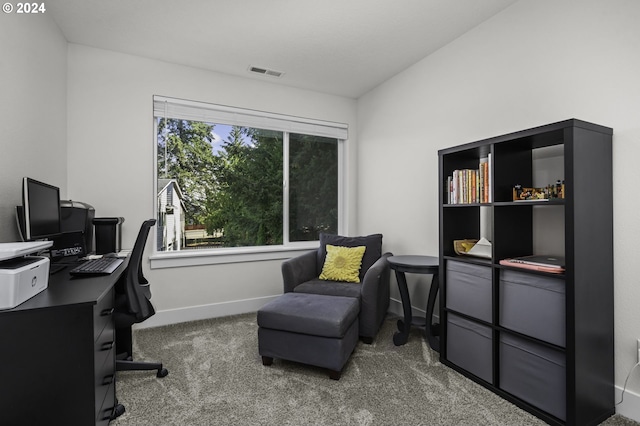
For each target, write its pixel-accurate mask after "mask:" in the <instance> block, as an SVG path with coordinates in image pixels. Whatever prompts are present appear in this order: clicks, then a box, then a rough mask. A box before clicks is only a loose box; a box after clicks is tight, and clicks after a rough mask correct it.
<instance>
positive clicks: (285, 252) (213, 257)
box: [149, 241, 320, 269]
mask: <svg viewBox="0 0 640 426" xmlns="http://www.w3.org/2000/svg"><path fill="white" fill-rule="evenodd" d="M319 246H320V243H319V242H318V241H310V242H308V243H307V244H304V245H302V244H301V245H295V246H294V245H291V246H287V247H284V246H261V247H234V248H223V249H214V250H180V251H166V252H155V253H154V254H152V255H151V256H150V257H149V260H150V261H151V269H162V268H178V267H183V266H200V265H216V264H222V263H238V262H259V261H263V260H277V259H289V258H291V257H294V256H298V255H300V254H301V253H300V252H301V251H309V250H316V249H317V248H318V247H319Z"/></svg>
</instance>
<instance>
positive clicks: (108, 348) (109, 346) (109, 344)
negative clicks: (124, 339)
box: [100, 342, 115, 351]
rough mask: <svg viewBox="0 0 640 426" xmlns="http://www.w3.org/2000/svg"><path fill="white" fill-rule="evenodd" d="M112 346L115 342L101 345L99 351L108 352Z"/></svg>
mask: <svg viewBox="0 0 640 426" xmlns="http://www.w3.org/2000/svg"><path fill="white" fill-rule="evenodd" d="M114 344H115V342H107V343H103V344H102V346H101V347H100V350H101V351H110V350H111V348H113V345H114Z"/></svg>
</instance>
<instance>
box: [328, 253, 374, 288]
mask: <svg viewBox="0 0 640 426" xmlns="http://www.w3.org/2000/svg"><path fill="white" fill-rule="evenodd" d="M365 249H366V247H365V246H359V247H341V246H332V245H330V244H327V257H326V258H325V259H324V265H323V266H322V273H321V274H320V279H321V280H331V281H345V282H348V283H359V282H360V276H359V274H360V266H361V265H362V256H364V251H365Z"/></svg>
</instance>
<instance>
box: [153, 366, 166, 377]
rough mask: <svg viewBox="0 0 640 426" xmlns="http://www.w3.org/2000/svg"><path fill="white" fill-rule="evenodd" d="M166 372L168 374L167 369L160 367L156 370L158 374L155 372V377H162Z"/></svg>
mask: <svg viewBox="0 0 640 426" xmlns="http://www.w3.org/2000/svg"><path fill="white" fill-rule="evenodd" d="M167 374H169V370H167V369H166V368H161V369H160V370H158V374H156V377H164V376H166V375H167Z"/></svg>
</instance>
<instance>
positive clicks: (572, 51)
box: [357, 0, 640, 420]
mask: <svg viewBox="0 0 640 426" xmlns="http://www.w3.org/2000/svg"><path fill="white" fill-rule="evenodd" d="M639 18H640V2H638V1H635V0H615V1H607V2H603V1H599V0H581V1H575V0H572V1H561V2H558V1H553V0H522V1H520V2H518V3H516V4H514V5H513V6H511V7H509V8H508V9H506V10H505V11H503V12H502V13H500V14H499V15H497V16H495V17H494V18H492V19H490V20H489V21H487V22H485V23H483V24H481V25H480V26H478V27H476V28H475V29H473V30H472V31H470V32H468V33H467V34H465V35H464V36H462V37H460V38H459V39H457V40H456V41H454V42H453V43H451V44H449V45H448V46H446V47H444V48H442V49H440V50H439V51H438V52H436V53H435V54H433V55H431V56H429V57H428V58H426V59H424V60H422V61H421V62H419V63H417V64H416V65H414V66H413V67H411V68H409V69H407V70H406V71H404V72H403V73H401V74H399V75H397V76H395V77H394V78H392V79H391V80H389V81H387V82H386V83H385V84H383V85H381V86H379V87H377V88H376V89H374V90H373V91H371V92H370V93H368V94H366V95H365V96H363V97H362V98H361V99H359V102H358V135H359V141H358V147H359V148H358V167H359V181H360V182H361V183H362V184H361V185H359V186H358V205H359V214H358V217H357V223H358V231H360V232H369V231H373V230H376V231H379V232H382V233H384V236H385V242H386V244H387V248H388V249H390V250H391V251H393V252H394V253H396V254H408V253H419V254H429V255H437V253H438V250H437V244H438V208H437V198H438V197H437V195H438V185H439V182H438V175H437V173H438V170H437V159H438V155H437V151H438V149H442V148H446V147H450V146H455V145H459V144H462V143H466V142H472V141H475V140H478V139H483V138H487V137H491V136H498V135H501V134H505V133H509V132H513V131H518V130H523V129H527V128H530V127H534V126H538V125H543V124H548V123H552V122H556V121H561V120H564V119H568V118H578V119H581V120H586V121H591V122H594V123H597V124H601V125H605V126H609V127H612V128H613V129H614V137H613V165H614V176H613V180H614V190H613V191H614V194H613V195H614V226H615V232H614V240H615V327H616V332H615V378H616V379H615V380H616V384H617V386H618V387H622V385H623V383H624V379H625V377H626V376H627V373H628V372H629V370H630V369H631V367H632V366H633V364H634V363H635V362H636V358H637V350H636V339H637V338H638V337H640V309H639V308H638V306H640V285H639V283H638V274H637V264H638V261H637V258H638V255H640V250H639V249H638V244H637V241H638V240H639V239H640V221H638V219H637V212H638V210H639V208H640V199H639V198H638V197H637V196H636V195H635V194H636V193H637V188H636V186H637V182H638V181H639V180H640V167H638V162H639V161H640V143H638V140H639V139H640V115H639V111H640V78H638V76H639V75H640V54H639V52H640V25H638V21H639ZM594 167H597V165H594ZM596 198H597V196H594V202H597V199H596ZM381 200H382V201H383V202H381ZM410 279H411V280H412V281H411V282H410V285H414V286H416V285H422V284H421V283H419V282H418V279H417V278H410ZM417 283H418V284H417ZM413 291H414V292H415V289H414V290H413ZM416 300H424V301H426V298H424V299H418V298H416ZM416 304H417V303H416ZM629 388H630V389H632V390H633V391H634V392H635V393H636V394H637V393H639V392H640V372H639V371H636V372H635V374H634V376H633V377H632V379H630V380H629ZM619 399H620V398H619V394H618V395H617V400H619ZM633 401H635V403H636V404H637V403H638V402H640V400H638V399H637V398H635V399H634V398H632V397H630V396H629V395H626V396H625V404H624V405H622V406H620V407H618V410H619V412H621V413H622V414H624V415H627V416H629V417H634V418H636V419H637V420H640V412H639V411H638V410H639V409H638V408H637V407H638V405H640V404H638V405H636V406H635V408H634V407H633Z"/></svg>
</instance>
